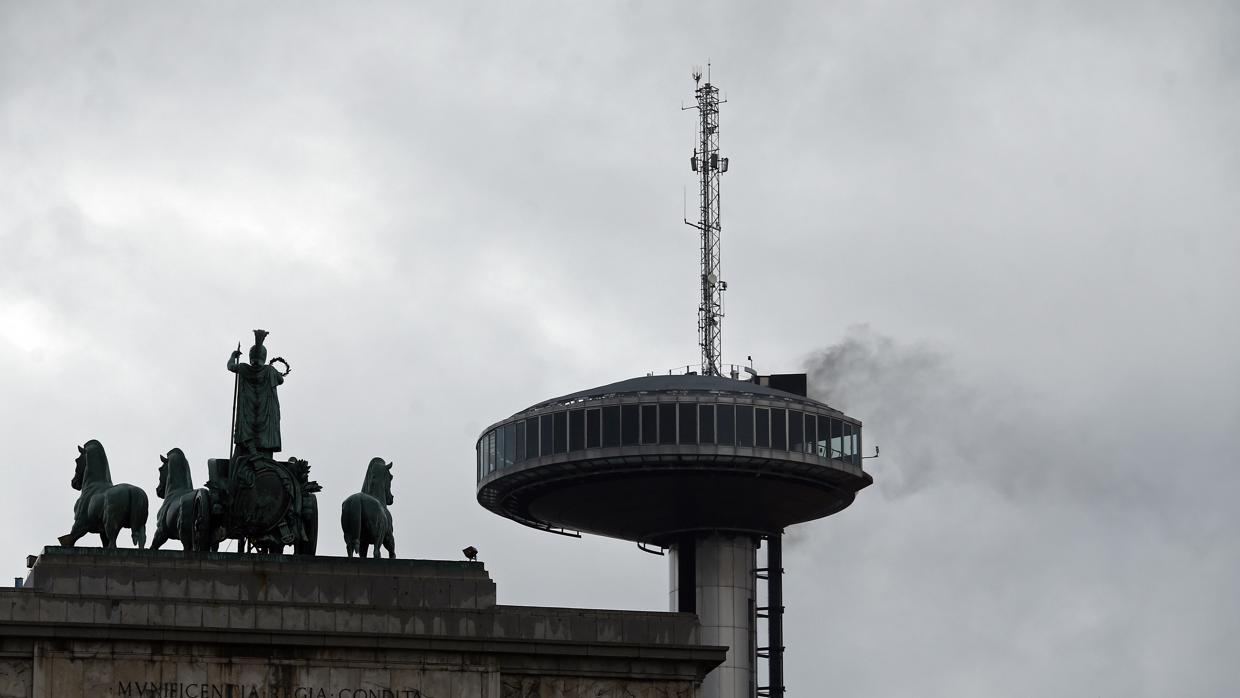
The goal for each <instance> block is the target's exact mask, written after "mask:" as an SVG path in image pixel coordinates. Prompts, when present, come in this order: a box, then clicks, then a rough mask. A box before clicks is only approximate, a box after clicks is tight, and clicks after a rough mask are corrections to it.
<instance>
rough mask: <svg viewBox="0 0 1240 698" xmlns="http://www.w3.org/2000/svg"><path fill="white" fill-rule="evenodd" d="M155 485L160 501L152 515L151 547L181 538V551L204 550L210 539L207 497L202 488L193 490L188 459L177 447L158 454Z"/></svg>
mask: <svg viewBox="0 0 1240 698" xmlns="http://www.w3.org/2000/svg"><path fill="white" fill-rule="evenodd" d="M159 460H160V464H159V486H158V487H156V488H155V496H157V497H159V498H160V499H162V500H164V503H163V504H161V505H160V506H159V513H157V514H156V515H155V538H154V540H152V541H151V550H159V546H161V545H163V544H164V543H166V542H168V541H169V540H179V541H181V547H182V548H184V549H185V550H205V549H209V548H210V547H211V546H212V544H213V543H214V541H213V540H211V537H210V536H211V533H212V531H211V527H210V511H211V509H210V506H211V503H210V499H209V497H208V495H207V491H206V490H205V489H194V483H193V479H192V478H191V477H190V472H189V461H188V460H187V459H186V458H185V454H184V453H183V452H181V449H179V448H174V449H172V450H171V451H168V455H166V456H160V457H159Z"/></svg>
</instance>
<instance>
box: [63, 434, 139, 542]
mask: <svg viewBox="0 0 1240 698" xmlns="http://www.w3.org/2000/svg"><path fill="white" fill-rule="evenodd" d="M74 462H75V463H76V464H77V469H76V470H75V471H74V473H73V482H72V484H73V489H75V490H79V491H80V492H81V493H82V494H81V495H80V496H78V499H77V502H75V503H74V505H73V530H71V531H69V532H68V533H66V534H65V535H63V536H61V537H60V544H61V545H64V546H68V547H72V546H73V545H74V544H75V543H77V541H78V539H79V538H81V537H82V536H84V535H86V534H87V533H98V534H99V537H100V538H101V539H102V540H103V547H105V548H115V547H116V538H117V536H119V535H120V532H121V529H122V528H128V529H130V530H131V532H132V534H133V542H134V545H136V546H138V547H139V548H141V547H143V546H145V545H146V514H147V502H146V493H145V492H143V491H142V489H141V488H138V487H134V486H133V485H130V484H126V483H121V484H119V485H113V484H112V471H111V469H109V468H108V456H107V453H105V452H104V450H103V444H101V443H99V442H98V441H96V440H95V439H91V440H90V441H87V442H86V444H85V445H84V446H78V457H77V460H76V461H74Z"/></svg>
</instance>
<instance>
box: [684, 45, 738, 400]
mask: <svg viewBox="0 0 1240 698" xmlns="http://www.w3.org/2000/svg"><path fill="white" fill-rule="evenodd" d="M693 84H694V90H693V91H694V96H695V98H696V100H697V104H696V105H694V106H692V107H682V108H681V109H682V110H685V109H697V110H698V117H699V121H698V134H697V136H698V138H697V140H698V142H697V146H696V147H695V148H694V149H693V157H692V158H690V160H689V165H690V167H692V168H693V171H694V172H696V173H698V182H699V188H698V222H697V223H692V222H690V221H689V220H688V219H687V218H686V219H685V223H686V224H688V225H691V226H693V227H694V228H697V229H698V231H699V232H700V233H701V236H702V260H701V261H702V264H701V284H702V287H701V293H700V295H699V299H698V346H700V347H701V349H702V374H703V375H707V376H718V375H720V371H719V367H720V363H719V361H720V354H721V353H722V349H723V338H722V333H721V330H722V328H721V320H722V319H723V292H724V291H726V290H727V289H728V284H727V282H726V281H723V280H721V279H720V278H719V231H720V226H719V175H721V174H723V173H724V172H727V171H728V159H727V158H724V157H719V105H720V104H723V103H724V102H726V101H727V100H726V99H725V100H720V99H719V88H718V87H716V86H714V85H712V84H711V83H710V66H709V64H707V74H706V83H705V84H703V83H702V71H701V69H694V71H693Z"/></svg>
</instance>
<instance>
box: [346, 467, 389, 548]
mask: <svg viewBox="0 0 1240 698" xmlns="http://www.w3.org/2000/svg"><path fill="white" fill-rule="evenodd" d="M392 501H393V500H392V464H391V463H384V462H383V459H382V458H372V459H370V465H369V466H367V468H366V479H365V480H364V481H363V482H362V491H361V492H358V493H357V494H351V495H349V497H348V499H346V500H344V503H343V504H341V505H340V527H341V528H342V529H344V545H345V549H346V551H347V552H348V553H349V557H353V553H354V552H357V553H358V557H366V549H367V548H368V547H369V546H371V545H373V546H375V557H376V558H378V557H379V545H380V544H382V545H383V547H385V548H387V551H388V557H389V558H394V557H396V539H395V538H393V537H392V514H391V513H390V512H389V511H388V505H390V504H391V503H392Z"/></svg>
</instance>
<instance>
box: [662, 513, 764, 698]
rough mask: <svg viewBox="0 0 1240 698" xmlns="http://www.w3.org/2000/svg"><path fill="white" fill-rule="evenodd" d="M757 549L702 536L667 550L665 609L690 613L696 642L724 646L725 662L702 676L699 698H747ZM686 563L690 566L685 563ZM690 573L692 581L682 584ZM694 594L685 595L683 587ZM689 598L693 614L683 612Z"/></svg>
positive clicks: (750, 541) (750, 542)
mask: <svg viewBox="0 0 1240 698" xmlns="http://www.w3.org/2000/svg"><path fill="white" fill-rule="evenodd" d="M757 550H758V543H757V540H755V539H754V538H751V537H749V536H747V535H742V534H736V535H729V534H725V533H703V534H697V535H694V536H688V537H684V538H681V539H680V540H679V541H677V542H676V543H673V544H672V547H671V550H670V554H669V557H670V560H669V565H670V576H671V588H670V590H669V592H670V593H669V597H670V599H669V600H670V607H671V609H672V610H673V611H686V612H695V613H697V615H698V619H699V620H700V622H701V624H702V634H701V638H700V642H701V643H702V644H704V645H725V646H727V648H728V657H727V659H726V660H724V663H723V664H722V665H720V666H719V667H717V668H715V670H714V671H711V672H710V673H709V674H707V676H706V679H705V680H704V681H703V682H702V693H701V696H702V698H752V697H753V696H754V695H755V680H756V672H755V667H754V659H755V657H754V633H755V627H754V622H755V620H754V619H755V615H754V599H755V591H754V584H755V582H754V568H755V567H756V566H757V558H758V554H757ZM688 558H692V563H691V564H690V560H689V559H688ZM690 570H692V576H693V579H687V577H688V576H689V572H690ZM689 586H692V587H693V589H694V593H693V595H692V596H689V595H688V593H687V592H688V587H689ZM690 598H691V599H692V600H693V606H694V607H693V608H686V606H687V605H688V602H689V600H690Z"/></svg>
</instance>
